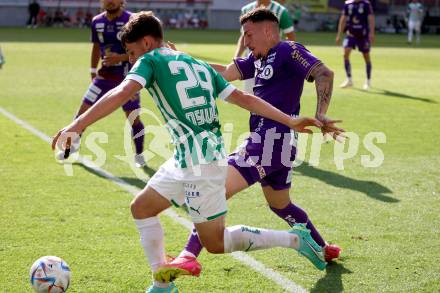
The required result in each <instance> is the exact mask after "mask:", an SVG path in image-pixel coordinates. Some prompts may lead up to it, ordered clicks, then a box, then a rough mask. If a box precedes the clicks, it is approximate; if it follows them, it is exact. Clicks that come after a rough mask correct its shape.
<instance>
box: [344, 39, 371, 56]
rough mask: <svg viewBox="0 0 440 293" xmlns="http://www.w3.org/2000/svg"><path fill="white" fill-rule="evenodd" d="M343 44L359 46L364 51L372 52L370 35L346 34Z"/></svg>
mask: <svg viewBox="0 0 440 293" xmlns="http://www.w3.org/2000/svg"><path fill="white" fill-rule="evenodd" d="M343 46H344V48H352V49H356V48H358V50H359V51H360V52H362V53H368V52H370V41H368V37H354V36H346V37H345V39H344V43H343Z"/></svg>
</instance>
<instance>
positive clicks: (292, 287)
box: [0, 107, 307, 293]
mask: <svg viewBox="0 0 440 293" xmlns="http://www.w3.org/2000/svg"><path fill="white" fill-rule="evenodd" d="M0 113H2V114H3V115H4V116H5V117H7V118H9V119H10V120H12V121H13V122H15V123H16V124H17V125H19V126H21V127H23V128H25V129H27V130H29V131H30V132H31V133H33V134H34V135H36V136H38V137H39V138H41V139H42V140H44V141H45V142H47V143H51V142H52V139H51V137H49V136H48V135H46V134H45V133H43V132H41V131H40V130H38V129H36V128H35V127H33V126H32V125H30V124H29V123H27V122H25V121H23V120H21V119H20V118H18V117H17V116H15V115H14V114H12V113H10V112H8V111H6V110H5V109H3V108H2V107H0ZM78 160H79V162H81V163H82V164H83V165H84V166H87V167H88V168H90V169H92V170H93V171H95V172H96V173H98V174H99V175H101V176H103V177H105V178H107V179H108V180H110V181H112V182H113V183H115V184H117V185H119V186H120V187H121V188H122V189H124V190H126V191H127V192H129V193H131V194H132V195H133V196H134V195H136V194H137V193H138V192H139V191H140V189H139V188H137V187H135V186H133V185H131V184H130V183H128V182H127V181H125V180H122V179H121V178H119V177H117V176H115V175H113V174H112V173H110V172H108V171H106V170H104V169H102V168H100V167H98V166H96V165H95V164H94V163H93V162H91V161H90V160H87V159H85V158H84V157H82V156H79V158H78ZM163 214H164V215H166V216H168V217H170V218H171V219H173V220H174V221H175V222H177V223H179V224H180V225H182V226H184V227H185V228H187V229H188V230H191V229H192V227H193V224H192V222H191V221H189V220H188V219H185V218H183V217H181V216H179V215H178V214H177V213H176V212H175V211H173V210H172V209H167V210H165V211H164V212H163ZM231 256H232V257H233V258H235V259H237V260H238V261H240V262H242V263H244V264H245V265H247V266H248V267H250V268H251V269H253V270H255V271H257V272H259V273H260V274H262V275H264V276H265V277H266V278H268V279H270V280H272V281H273V282H275V283H276V284H278V285H279V286H280V287H282V288H283V289H284V290H286V291H287V292H295V293H297V292H298V293H300V292H301V293H303V292H307V291H306V290H305V289H304V288H302V287H301V286H299V285H297V284H296V283H294V282H292V281H291V280H289V279H287V278H286V277H284V276H282V275H280V274H279V273H277V272H275V271H274V270H272V269H271V268H268V267H266V266H265V265H264V264H262V263H261V262H259V261H257V260H256V259H255V258H253V257H252V256H250V255H248V254H246V253H243V252H233V253H232V254H231Z"/></svg>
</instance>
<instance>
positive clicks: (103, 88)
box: [83, 78, 141, 112]
mask: <svg viewBox="0 0 440 293" xmlns="http://www.w3.org/2000/svg"><path fill="white" fill-rule="evenodd" d="M119 84H120V82H117V81H112V80H105V79H97V78H95V79H94V80H93V82H92V83H91V84H90V86H89V88H88V89H87V92H86V93H85V94H84V97H83V102H84V103H86V104H88V105H93V104H95V103H96V102H97V101H98V100H99V99H100V98H101V97H102V96H103V95H105V94H106V93H107V92H108V91H109V90H111V89H112V88H115V87H117V86H118V85H119ZM140 107H141V102H140V96H139V93H136V95H134V97H133V98H132V99H131V100H130V101H128V102H127V103H125V104H124V105H122V109H123V110H124V111H126V112H127V111H133V110H136V109H139V108H140Z"/></svg>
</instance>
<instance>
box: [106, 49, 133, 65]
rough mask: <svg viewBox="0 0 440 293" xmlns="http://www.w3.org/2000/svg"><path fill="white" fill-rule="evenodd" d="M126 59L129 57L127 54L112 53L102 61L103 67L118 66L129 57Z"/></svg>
mask: <svg viewBox="0 0 440 293" xmlns="http://www.w3.org/2000/svg"><path fill="white" fill-rule="evenodd" d="M126 57H127V56H126V54H117V53H113V52H110V53H107V54H105V56H104V59H103V60H102V65H104V66H113V65H116V64H118V63H120V62H122V61H125V60H126V59H127V58H128V57H127V58H126ZM127 60H128V59H127Z"/></svg>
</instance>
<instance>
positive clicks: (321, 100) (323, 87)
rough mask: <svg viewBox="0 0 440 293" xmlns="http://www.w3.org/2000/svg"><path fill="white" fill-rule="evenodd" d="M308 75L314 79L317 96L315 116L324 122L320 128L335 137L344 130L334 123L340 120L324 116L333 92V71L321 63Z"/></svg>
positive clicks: (324, 132)
mask: <svg viewBox="0 0 440 293" xmlns="http://www.w3.org/2000/svg"><path fill="white" fill-rule="evenodd" d="M310 76H311V77H312V78H313V79H314V80H315V87H316V95H317V97H318V101H317V104H316V114H315V117H316V118H317V119H318V120H319V121H321V122H322V123H323V124H324V126H323V127H322V128H321V130H322V133H323V134H326V133H331V134H332V136H333V138H334V139H336V138H337V137H338V136H339V135H341V134H342V133H343V132H344V130H343V129H342V128H339V127H337V126H335V123H338V122H341V121H340V120H334V121H333V120H331V119H330V118H328V117H327V116H326V114H327V110H328V107H329V105H330V100H331V98H332V93H333V77H334V73H333V71H331V70H330V69H329V68H328V67H327V66H325V65H324V64H322V63H321V64H320V65H318V66H316V67H315V68H314V69H313V70H312V72H311V73H310Z"/></svg>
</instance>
